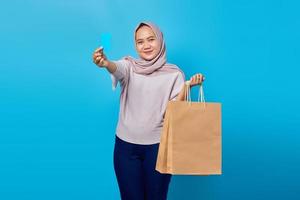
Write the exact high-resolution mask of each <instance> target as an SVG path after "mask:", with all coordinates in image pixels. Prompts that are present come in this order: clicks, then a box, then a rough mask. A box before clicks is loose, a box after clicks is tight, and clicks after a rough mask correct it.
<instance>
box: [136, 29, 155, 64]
mask: <svg viewBox="0 0 300 200" xmlns="http://www.w3.org/2000/svg"><path fill="white" fill-rule="evenodd" d="M135 47H136V50H137V52H138V54H139V56H140V57H141V58H142V59H144V60H152V59H153V58H155V57H156V56H157V54H158V53H159V51H160V45H159V41H158V39H157V38H156V36H155V34H154V32H153V31H152V29H151V28H150V27H149V26H145V25H144V26H141V27H140V28H139V29H138V30H137V32H136V35H135Z"/></svg>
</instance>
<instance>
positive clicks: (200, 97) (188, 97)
mask: <svg viewBox="0 0 300 200" xmlns="http://www.w3.org/2000/svg"><path fill="white" fill-rule="evenodd" d="M190 83H191V82H190V81H186V82H185V84H186V85H187V90H186V93H185V94H186V95H185V97H186V98H185V99H186V101H187V102H189V103H191V102H192V97H191V87H190ZM199 102H201V103H204V105H205V98H204V91H203V85H202V84H200V87H199V92H198V103H199Z"/></svg>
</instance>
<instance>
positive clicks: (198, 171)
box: [156, 85, 222, 175]
mask: <svg viewBox="0 0 300 200" xmlns="http://www.w3.org/2000/svg"><path fill="white" fill-rule="evenodd" d="M187 88H188V90H187V93H186V96H187V101H170V102H169V103H168V105H167V110H166V113H165V119H164V125H163V131H162V134H161V141H160V145H159V150H158V156H157V162H156V170H157V171H159V172H161V173H169V174H189V175H210V174H221V173H222V170H221V159H222V156H221V146H222V145H221V104H220V103H207V102H205V100H204V94H203V86H202V85H201V86H200V91H199V98H200V97H201V101H199V99H198V102H191V97H190V91H189V88H190V87H189V86H188V87H187Z"/></svg>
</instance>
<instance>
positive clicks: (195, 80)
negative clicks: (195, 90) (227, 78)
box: [190, 73, 205, 87]
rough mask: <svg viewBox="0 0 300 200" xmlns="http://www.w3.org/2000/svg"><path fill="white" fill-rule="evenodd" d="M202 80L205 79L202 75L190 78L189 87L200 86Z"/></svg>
mask: <svg viewBox="0 0 300 200" xmlns="http://www.w3.org/2000/svg"><path fill="white" fill-rule="evenodd" d="M204 80H205V78H204V76H203V75H202V74H200V73H198V74H195V75H193V76H192V77H191V78H190V86H191V87H192V86H195V85H201V84H202V82H203V81H204Z"/></svg>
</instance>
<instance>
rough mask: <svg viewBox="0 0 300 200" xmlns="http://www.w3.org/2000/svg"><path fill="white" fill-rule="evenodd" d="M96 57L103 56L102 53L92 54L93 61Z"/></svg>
mask: <svg viewBox="0 0 300 200" xmlns="http://www.w3.org/2000/svg"><path fill="white" fill-rule="evenodd" d="M98 56H103V54H102V53H94V55H93V59H95V58H97V57H98Z"/></svg>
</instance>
